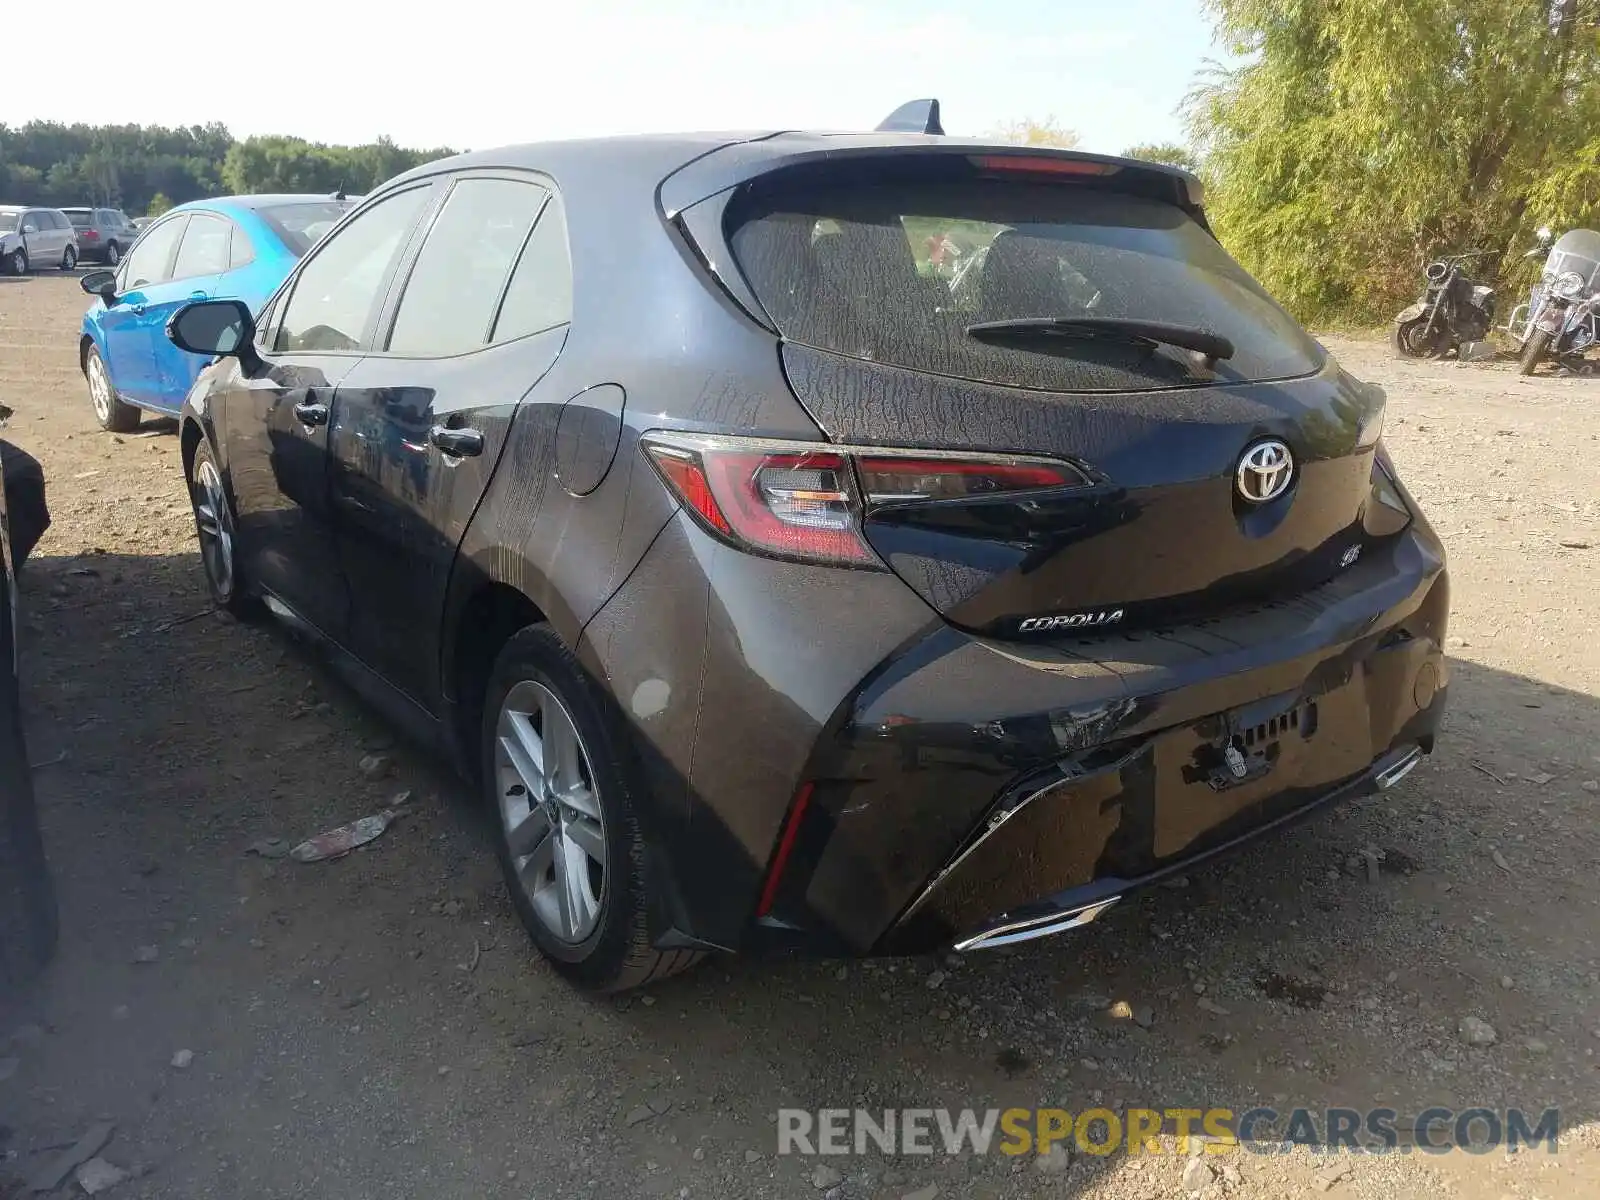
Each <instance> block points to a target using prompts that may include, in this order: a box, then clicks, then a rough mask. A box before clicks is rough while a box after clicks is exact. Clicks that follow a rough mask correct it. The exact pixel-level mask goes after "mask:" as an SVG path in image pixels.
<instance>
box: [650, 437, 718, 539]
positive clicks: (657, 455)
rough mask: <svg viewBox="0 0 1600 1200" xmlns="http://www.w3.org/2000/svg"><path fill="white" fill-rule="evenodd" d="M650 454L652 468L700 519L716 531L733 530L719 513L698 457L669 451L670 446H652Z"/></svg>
mask: <svg viewBox="0 0 1600 1200" xmlns="http://www.w3.org/2000/svg"><path fill="white" fill-rule="evenodd" d="M652 451H653V453H652V454H651V458H652V459H653V460H654V462H655V464H656V469H657V470H658V471H660V472H661V474H662V475H663V476H664V477H665V478H666V481H667V482H668V483H669V484H671V485H672V490H673V491H675V492H677V493H678V498H679V499H680V500H682V501H683V502H684V503H685V504H687V505H688V506H689V507H690V508H692V509H694V511H695V512H696V514H698V515H699V517H700V519H701V520H702V521H705V522H706V523H707V524H709V525H711V526H712V528H714V529H715V530H716V531H717V532H718V533H723V534H728V533H732V532H733V527H732V526H731V525H729V524H728V521H727V518H726V517H724V516H723V515H722V510H721V509H720V508H718V507H717V500H716V497H715V496H713V495H712V494H711V485H710V484H709V483H707V482H706V473H705V469H704V468H703V467H701V465H700V463H699V461H698V460H697V459H695V458H693V457H691V456H690V455H689V454H687V453H685V452H683V451H676V452H675V451H673V450H671V449H670V448H667V447H662V448H660V449H656V448H654V447H652Z"/></svg>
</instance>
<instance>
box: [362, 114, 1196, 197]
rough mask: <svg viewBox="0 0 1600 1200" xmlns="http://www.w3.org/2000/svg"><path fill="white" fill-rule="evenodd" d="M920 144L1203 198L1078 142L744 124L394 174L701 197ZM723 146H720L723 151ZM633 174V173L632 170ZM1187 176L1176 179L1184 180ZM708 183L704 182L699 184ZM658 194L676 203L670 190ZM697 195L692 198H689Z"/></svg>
mask: <svg viewBox="0 0 1600 1200" xmlns="http://www.w3.org/2000/svg"><path fill="white" fill-rule="evenodd" d="M923 150H945V151H953V152H956V153H960V152H962V151H969V152H978V151H988V152H994V153H1006V154H1024V155H1038V156H1041V157H1052V158H1056V157H1059V158H1071V159H1077V160H1087V161H1094V162H1104V163H1112V164H1116V165H1117V166H1118V167H1119V168H1123V169H1134V170H1137V171H1139V172H1141V173H1148V174H1155V175H1167V176H1171V177H1173V180H1174V185H1175V188H1176V190H1177V191H1178V194H1179V195H1182V194H1184V193H1185V192H1186V193H1187V197H1188V202H1189V203H1190V204H1193V205H1194V206H1196V207H1198V206H1199V204H1200V197H1201V188H1200V181H1199V180H1198V179H1196V178H1195V177H1194V176H1193V175H1192V174H1190V173H1189V172H1187V171H1183V170H1181V169H1180V168H1177V167H1170V166H1166V165H1163V164H1160V163H1153V162H1145V161H1142V160H1137V159H1127V158H1121V157H1116V156H1110V155H1101V154H1089V153H1085V152H1083V151H1080V150H1060V149H1055V148H1052V147H1040V146H1018V145H1015V144H1011V143H1005V142H996V141H993V140H991V139H982V138H957V137H945V136H942V135H929V134H924V133H884V132H877V131H873V132H867V133H861V132H849V131H841V132H836V133H829V132H819V131H808V130H757V131H743V132H711V133H675V134H642V135H633V136H624V137H607V138H582V139H574V140H571V141H559V142H532V143H527V144H523V145H513V146H500V147H497V148H494V149H490V150H474V151H469V152H468V153H465V154H458V155H456V156H454V157H452V158H445V159H438V160H435V161H433V162H429V163H424V164H422V165H421V166H418V167H415V168H413V169H412V170H410V171H407V172H406V173H405V174H403V175H400V176H398V177H397V178H396V179H394V180H391V181H390V183H389V184H386V185H385V188H387V187H388V186H390V185H391V184H394V183H398V182H401V181H403V180H408V179H420V178H426V177H427V176H429V175H433V174H436V173H438V172H440V171H459V170H470V169H474V168H492V167H513V168H518V167H520V168H531V169H537V170H542V171H547V172H549V173H550V174H551V175H553V176H556V177H558V178H559V177H561V176H562V175H564V174H566V173H569V172H570V173H573V174H577V175H590V176H594V175H595V174H596V173H597V172H598V173H599V175H600V176H601V177H602V178H603V179H604V181H605V182H606V184H608V185H609V184H614V183H618V182H622V183H634V184H641V185H644V186H647V187H650V188H651V189H654V188H655V187H656V186H657V185H658V184H661V183H662V182H663V181H664V180H666V179H667V178H668V177H669V176H672V175H674V174H677V173H679V172H683V174H685V175H689V174H691V173H692V174H693V175H694V176H696V178H695V179H694V180H693V182H692V183H691V182H690V181H689V180H687V179H682V178H680V180H679V181H677V182H678V183H679V184H680V185H683V186H680V187H679V188H677V189H674V190H676V191H680V192H683V193H684V196H685V197H687V196H689V195H692V193H694V192H698V193H699V194H698V195H693V196H692V198H693V199H696V200H697V199H700V198H702V197H703V196H706V195H709V194H711V193H712V192H714V191H717V190H719V188H721V187H727V186H732V185H733V184H736V183H740V182H743V181H744V180H745V179H749V178H752V177H753V176H756V175H759V174H762V173H763V172H765V171H767V170H770V169H772V168H773V167H774V166H776V165H778V164H780V163H787V162H793V161H797V160H804V159H818V158H824V157H829V156H834V155H846V154H864V153H865V154H871V153H875V152H880V151H888V152H891V153H896V152H913V153H914V152H917V151H923ZM719 151H720V152H721V153H719ZM630 176H631V178H630ZM1180 180H1181V181H1182V182H1181V183H1179V181H1180ZM702 188H704V189H705V190H702ZM661 200H662V202H663V204H664V205H665V207H666V208H667V210H668V211H669V212H670V211H673V210H674V207H675V205H674V204H673V203H672V198H671V197H669V196H668V195H667V194H665V189H664V190H663V194H662V196H661ZM691 202H692V201H691Z"/></svg>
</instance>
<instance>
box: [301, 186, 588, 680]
mask: <svg viewBox="0 0 1600 1200" xmlns="http://www.w3.org/2000/svg"><path fill="white" fill-rule="evenodd" d="M541 214H543V215H541ZM566 256H567V243H566V231H565V223H564V221H563V220H562V218H561V214H560V211H559V206H558V204H557V203H556V202H555V200H554V194H553V192H552V191H551V189H550V188H549V187H547V186H545V184H544V183H543V182H542V181H540V180H539V179H537V178H536V177H534V176H532V175H528V174H515V173H504V174H502V173H482V172H473V173H468V174H463V175H460V176H457V177H455V178H454V179H453V180H452V181H451V182H450V184H449V190H448V192H447V194H446V195H445V196H444V198H443V200H442V201H441V203H440V207H439V209H438V214H437V216H436V217H434V219H433V220H432V222H431V223H430V224H429V226H428V228H427V232H426V236H425V238H424V239H423V240H422V241H421V245H420V248H419V249H418V250H417V252H416V254H415V256H414V257H413V258H412V259H411V260H410V261H409V262H408V264H407V266H406V267H405V268H404V269H403V271H402V274H403V276H404V279H403V285H402V284H397V286H396V287H395V288H394V289H393V294H392V295H391V298H390V301H389V303H388V304H387V305H386V307H385V314H384V320H383V322H382V324H383V326H384V328H385V333H384V336H383V337H382V338H381V339H380V341H379V346H378V348H377V349H375V350H374V351H373V353H371V354H369V355H367V356H366V357H365V358H363V359H362V360H361V362H359V363H358V364H356V366H355V368H354V369H353V370H352V371H351V372H350V374H349V375H347V376H345V378H344V379H343V380H342V381H341V382H340V384H339V390H338V395H337V396H336V397H335V401H334V426H333V433H332V439H331V444H330V455H331V458H332V461H333V496H334V507H335V520H336V523H337V533H338V541H339V552H340V558H341V562H342V563H343V565H344V571H345V576H346V578H347V579H349V581H350V589H351V603H352V618H351V631H350V637H351V641H350V647H351V649H352V650H354V651H355V652H356V653H357V654H358V655H359V656H360V657H361V658H362V659H363V661H365V662H366V663H367V665H368V666H370V667H372V668H373V669H374V670H376V671H377V672H378V673H379V674H380V675H382V676H383V677H384V678H386V679H387V680H389V682H390V683H392V684H394V685H395V686H397V687H399V688H400V689H401V690H403V691H405V692H406V693H407V694H408V695H410V696H411V697H412V698H413V699H414V700H416V701H417V702H418V703H420V704H422V705H423V706H424V707H426V708H430V709H432V708H435V707H436V705H437V700H438V695H439V687H438V668H439V652H438V647H439V631H440V622H441V620H442V615H443V610H444V601H445V594H446V590H447V587H448V584H449V580H450V572H451V569H452V567H453V565H454V562H455V555H456V549H457V547H458V546H459V545H460V542H461V538H462V535H463V534H464V533H465V530H466V524H467V522H468V521H469V520H470V519H471V517H472V513H473V512H474V510H475V509H476V508H477V505H478V501H479V500H480V499H481V498H482V496H483V493H484V490H485V488H486V487H487V486H488V482H489V478H490V476H491V474H492V473H493V471H494V467H495V463H496V461H497V460H498V458H499V455H500V451H501V448H502V446H503V445H504V442H505V438H506V434H507V432H508V431H509V429H510V426H511V421H512V417H513V414H514V412H515V411H516V408H517V406H518V404H519V402H520V401H521V400H522V397H523V396H524V394H525V393H527V392H528V390H529V389H530V388H531V387H532V386H533V385H534V384H535V383H537V382H538V380H539V379H540V378H541V377H542V376H543V375H544V374H545V373H546V372H547V371H548V370H549V369H550V367H551V366H552V365H554V363H555V360H556V356H557V355H558V354H559V353H560V350H561V346H562V343H563V342H564V341H565V336H566V323H567V321H568V319H569V308H570V289H571V283H570V271H569V269H568V267H567V257H566ZM552 273H553V274H555V275H556V276H557V284H556V286H555V287H554V288H553V289H549V290H553V291H554V292H555V293H556V295H555V300H554V305H553V306H552V305H551V304H550V303H549V302H548V301H549V297H546V296H544V295H543V292H542V291H541V298H542V299H544V300H545V301H546V303H544V304H543V305H542V306H541V305H539V304H534V305H531V306H530V304H529V303H528V301H529V297H530V295H531V292H530V284H535V283H536V284H537V286H538V287H539V288H541V289H545V288H548V285H549V280H548V276H550V275H551V274H552Z"/></svg>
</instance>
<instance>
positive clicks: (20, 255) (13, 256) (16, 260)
mask: <svg viewBox="0 0 1600 1200" xmlns="http://www.w3.org/2000/svg"><path fill="white" fill-rule="evenodd" d="M6 270H7V271H10V272H11V274H13V275H26V274H27V273H28V252H27V251H26V250H24V249H22V248H21V247H20V246H19V247H18V248H17V249H15V250H13V251H12V252H11V253H10V254H8V255H6Z"/></svg>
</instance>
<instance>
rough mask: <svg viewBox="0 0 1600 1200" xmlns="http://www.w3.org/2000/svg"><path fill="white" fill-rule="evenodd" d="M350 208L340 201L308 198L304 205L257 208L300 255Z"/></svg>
mask: <svg viewBox="0 0 1600 1200" xmlns="http://www.w3.org/2000/svg"><path fill="white" fill-rule="evenodd" d="M351 207H352V206H351V205H349V204H340V203H339V202H338V201H337V200H308V201H306V202H305V203H302V204H274V205H272V206H271V207H269V208H261V209H257V210H256V211H257V213H258V214H259V215H260V216H261V219H262V220H264V221H265V222H266V223H267V224H268V225H269V226H271V227H272V232H274V233H276V234H277V235H278V238H279V240H280V241H282V242H283V244H284V245H285V246H287V247H289V249H290V250H291V251H292V252H293V253H294V256H295V257H296V258H300V257H302V256H303V255H304V254H305V252H306V251H307V250H309V249H311V247H312V246H314V245H315V244H316V241H317V239H318V238H320V237H321V236H322V235H323V234H325V233H327V232H328V230H330V229H332V228H333V227H334V225H336V224H337V223H338V221H339V218H340V217H342V216H344V214H345V213H346V212H347V211H348V210H349V209H350V208H351Z"/></svg>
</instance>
